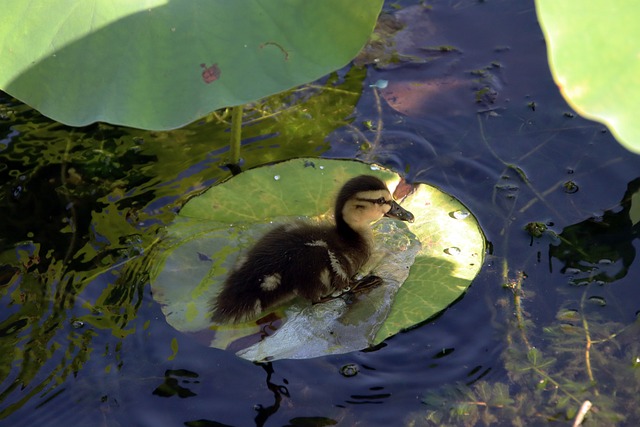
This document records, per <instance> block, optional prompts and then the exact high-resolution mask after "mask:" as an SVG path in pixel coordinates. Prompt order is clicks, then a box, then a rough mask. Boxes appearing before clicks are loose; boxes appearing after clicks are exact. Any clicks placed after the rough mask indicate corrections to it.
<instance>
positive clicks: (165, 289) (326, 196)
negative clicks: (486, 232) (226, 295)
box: [152, 159, 485, 361]
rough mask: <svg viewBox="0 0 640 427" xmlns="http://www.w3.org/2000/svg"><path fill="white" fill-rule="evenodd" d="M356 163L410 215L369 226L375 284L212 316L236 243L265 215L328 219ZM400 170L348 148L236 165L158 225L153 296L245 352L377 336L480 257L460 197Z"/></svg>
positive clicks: (419, 314) (313, 349) (194, 326)
mask: <svg viewBox="0 0 640 427" xmlns="http://www.w3.org/2000/svg"><path fill="white" fill-rule="evenodd" d="M360 174H371V175H375V176H378V177H379V178H381V179H382V180H384V181H385V182H386V183H387V185H388V186H389V189H390V190H391V191H392V192H394V191H395V196H396V199H397V200H399V201H401V204H402V206H403V207H405V208H406V209H408V210H410V211H411V212H412V213H413V214H414V216H415V222H414V223H411V224H407V223H403V222H401V221H397V220H391V219H388V218H385V219H383V220H381V221H379V222H378V223H377V224H376V225H375V226H374V237H375V252H374V255H373V256H372V261H371V262H370V263H369V264H368V266H367V267H366V269H367V271H363V272H362V273H363V274H367V273H369V271H371V272H373V273H374V274H376V275H378V276H380V277H381V278H383V280H384V284H383V285H381V286H379V287H376V288H373V289H371V290H368V291H366V292H362V293H358V294H355V295H344V296H342V297H340V298H336V299H333V300H329V301H327V302H323V303H320V304H315V305H311V304H310V303H309V302H308V301H304V300H294V301H293V302H290V303H289V304H286V305H283V306H280V307H277V308H275V309H274V310H272V311H271V312H270V313H266V314H265V315H264V316H262V317H261V318H260V319H259V320H258V321H254V322H247V323H243V324H237V325H216V324H213V323H212V322H211V321H210V319H209V318H210V315H211V309H210V301H211V300H212V299H213V298H214V297H215V295H217V293H218V292H219V291H220V289H221V287H222V283H223V281H224V278H225V276H226V274H227V273H228V271H229V270H230V269H231V268H232V266H233V264H234V261H235V260H236V259H237V257H238V256H239V254H241V253H242V251H244V250H246V249H247V248H248V247H250V246H251V244H252V243H254V242H255V241H256V240H257V239H258V238H259V237H260V236H261V235H262V234H264V232H266V231H267V230H269V229H270V228H272V227H273V223H279V222H284V221H291V220H292V219H300V218H307V220H309V221H324V220H327V217H329V216H330V215H331V211H332V207H333V199H334V197H335V195H336V194H337V192H338V190H339V189H340V187H341V185H342V184H343V183H344V182H346V181H347V180H348V179H349V178H351V177H353V176H356V175H360ZM400 182H401V180H400V177H399V176H398V175H397V174H395V173H393V172H391V171H388V170H385V169H383V168H381V167H378V166H372V165H368V164H364V163H361V162H357V161H346V160H325V159H296V160H290V161H286V162H282V163H278V164H275V165H270V166H264V167H260V168H256V169H252V170H249V171H246V172H244V173H241V174H240V175H238V176H235V177H233V178H231V179H229V180H228V181H226V182H223V183H221V184H218V185H216V186H214V187H212V188H210V189H209V190H207V191H206V192H204V193H203V194H201V195H199V196H196V197H194V198H192V199H191V200H190V201H189V202H188V203H186V204H185V206H184V207H183V208H182V210H181V211H180V213H179V215H178V217H177V218H176V220H175V221H174V222H173V223H172V224H170V225H169V226H168V227H167V232H166V236H164V238H163V240H162V242H161V244H160V246H159V247H158V250H157V251H156V254H157V255H156V259H155V260H154V269H153V271H152V290H153V295H154V298H155V299H156V300H157V301H158V302H159V303H160V304H161V305H162V309H163V312H164V314H165V316H166V318H167V321H168V322H169V324H171V325H172V326H173V327H174V328H176V329H177V330H179V331H182V332H185V333H187V334H191V335H193V336H194V337H196V338H198V339H200V340H202V341H203V342H206V343H207V344H208V345H211V346H213V347H217V348H222V349H227V350H231V351H234V352H236V354H238V355H239V356H241V357H244V358H246V359H249V360H254V361H262V360H276V359H281V358H309V357H317V356H322V355H326V354H338V353H345V352H349V351H355V350H360V349H363V348H366V347H368V346H370V345H375V344H377V343H380V342H382V341H383V340H385V339H386V338H388V337H389V336H391V335H394V334H396V333H397V332H399V331H401V330H403V329H406V328H409V327H412V326H414V325H416V324H418V323H421V322H424V321H425V320H427V319H429V318H430V317H432V316H434V315H435V314H437V313H438V312H440V311H441V310H443V309H445V308H446V307H447V306H449V305H450V304H451V303H452V302H453V301H455V300H456V299H457V298H459V297H460V295H462V293H464V291H465V290H466V289H467V287H468V286H469V284H470V283H471V281H472V280H473V278H474V277H475V276H476V274H477V273H478V271H479V269H480V267H481V265H482V263H483V257H484V247H485V241H484V237H483V235H482V232H481V231H480V228H479V226H478V223H477V222H476V220H475V218H474V217H473V215H471V214H470V213H469V212H468V210H467V209H466V208H465V207H464V206H463V205H462V204H461V203H460V202H459V201H457V200H456V199H454V198H453V197H451V196H450V195H448V194H446V193H443V192H442V191H440V190H438V189H437V188H435V187H432V186H429V185H427V184H418V185H414V186H413V187H411V186H409V185H407V184H406V183H403V184H401V185H399V183H400ZM409 190H412V191H411V192H409V194H408V195H406V196H404V197H400V196H398V195H402V194H406V193H407V192H408V191H409Z"/></svg>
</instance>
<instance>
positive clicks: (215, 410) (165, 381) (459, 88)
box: [0, 1, 640, 426]
mask: <svg viewBox="0 0 640 427" xmlns="http://www.w3.org/2000/svg"><path fill="white" fill-rule="evenodd" d="M400 4H401V5H402V6H404V7H408V6H413V2H409V1H406V2H401V3H400ZM533 7H534V5H533V2H524V3H523V2H508V1H496V2H474V1H462V2H447V1H439V2H433V4H432V7H430V8H427V9H423V10H420V12H419V13H416V12H415V10H414V11H413V12H412V13H411V14H405V15H404V16H403V15H401V18H402V19H405V20H406V19H409V20H410V21H409V22H408V24H410V25H406V26H404V27H401V26H397V25H396V26H394V24H390V25H389V26H390V27H392V28H396V29H398V28H405V33H404V34H402V36H401V39H399V49H404V50H402V53H403V55H402V56H401V57H400V60H399V61H396V62H395V63H393V64H392V65H384V64H378V65H376V64H371V63H369V62H367V60H366V59H365V60H363V63H364V64H369V65H367V66H366V67H365V68H358V67H347V68H346V69H344V70H341V71H339V72H337V73H335V74H332V75H331V76H328V77H327V78H325V79H323V80H322V81H321V82H318V83H317V84H315V85H313V86H311V87H309V88H307V89H304V90H297V91H293V92H289V93H287V94H284V95H282V96H281V97H275V98H269V99H267V100H265V101H264V103H263V104H260V105H257V106H256V108H254V109H253V110H251V112H249V113H248V114H249V116H248V123H247V124H246V125H245V127H244V129H243V132H245V134H244V136H245V139H244V141H243V152H242V155H243V158H244V165H243V166H244V167H245V168H249V167H253V166H256V165H259V164H264V163H268V162H273V161H278V160H282V159H286V158H290V157H300V156H314V155H317V156H320V155H322V156H326V157H346V158H360V159H365V160H368V161H375V162H380V163H382V164H385V165H387V166H390V167H392V168H394V169H395V170H397V171H399V172H401V173H404V174H405V175H406V177H407V178H408V180H410V181H416V182H420V181H424V182H428V183H431V184H435V185H438V186H439V187H441V188H443V189H444V190H446V191H447V192H449V193H450V194H452V195H454V196H456V197H457V198H459V199H460V200H461V201H462V202H463V203H464V204H465V205H466V206H467V207H469V209H470V211H471V212H473V213H474V215H475V216H476V217H477V218H478V220H479V222H480V223H481V225H482V227H483V230H484V232H485V234H486V236H487V239H488V240H489V241H490V242H491V248H492V249H491V251H490V253H489V255H488V258H487V262H486V263H485V266H484V268H483V270H482V272H481V274H480V275H479V276H478V278H477V279H476V280H475V281H474V284H473V285H472V286H471V288H470V289H469V290H468V292H467V293H466V295H465V296H464V297H463V298H461V299H460V300H458V301H457V302H456V303H455V304H453V305H452V306H451V307H449V308H448V309H447V310H445V311H444V312H442V313H441V314H440V315H438V316H437V317H436V318H433V319H431V320H430V321H428V322H426V323H425V324H422V325H420V326H419V327H416V328H413V329H412V330H409V331H406V332H403V333H400V334H398V335H396V336H394V337H391V338H390V339H388V340H386V341H385V342H384V343H382V344H381V345H379V346H377V347H375V348H373V349H370V350H367V351H362V352H354V353H349V354H345V355H339V356H327V357H321V358H316V359H309V360H282V361H278V362H273V363H268V364H263V365H255V364H251V363H248V362H246V361H244V360H241V359H239V358H237V357H235V356H233V355H232V354H231V353H228V352H223V351H220V350H216V349H210V348H208V347H205V346H203V345H201V344H200V343H198V342H196V341H195V340H194V339H191V338H189V337H186V336H184V335H181V334H179V333H177V332H176V331H174V330H173V329H172V328H170V327H169V326H168V325H167V324H166V322H165V320H164V317H163V315H162V312H161V310H160V308H159V307H158V306H157V304H156V303H154V301H153V298H152V297H151V295H150V294H149V287H148V284H147V280H146V276H145V274H144V273H145V271H146V265H144V263H143V262H142V261H141V259H140V258H137V255H139V254H145V253H147V252H148V250H149V247H150V246H152V244H153V242H154V240H155V239H156V237H157V232H158V230H160V229H161V228H162V227H163V226H164V225H165V224H167V223H168V222H170V221H171V219H172V218H173V215H174V213H175V212H176V211H177V209H179V207H180V206H181V205H182V203H183V202H184V200H186V199H187V198H188V197H189V196H190V195H193V194H196V193H197V192H199V191H201V190H202V189H204V188H206V187H207V186H209V185H211V184H213V183H215V182H218V181H220V180H222V179H225V178H226V177H228V176H229V175H230V172H229V171H228V170H227V169H226V168H224V166H222V165H224V158H225V156H226V153H227V148H226V144H227V137H228V132H227V131H228V127H229V124H228V121H227V118H226V117H225V116H224V113H223V112H219V113H217V114H212V115H210V116H208V117H206V118H204V119H203V120H201V121H200V122H198V123H194V124H192V125H190V126H187V127H185V128H182V129H178V130H175V131H171V132H142V131H136V130H132V129H125V128H119V127H116V126H110V125H106V124H96V125H92V126H89V127H86V128H80V129H70V128H67V127H64V126H62V125H59V124H56V123H52V122H50V121H48V120H47V119H46V118H44V117H42V116H41V115H39V114H38V113H36V112H34V111H33V110H32V109H30V108H28V107H26V106H24V105H22V104H20V103H18V102H16V101H15V100H12V99H10V98H9V97H7V96H4V95H3V96H2V97H1V98H0V117H2V121H0V138H2V139H1V140H0V182H1V184H0V208H1V209H2V211H3V212H4V213H5V214H4V215H3V220H2V221H0V304H1V306H2V316H1V318H0V382H1V385H0V418H1V419H2V420H3V422H6V423H8V424H10V425H15V426H23V425H24V426H27V425H43V426H56V425H63V424H64V425H67V424H69V423H73V424H75V425H108V426H115V425H194V426H195V425H202V426H211V425H216V426H221V425H333V424H336V423H337V424H341V423H356V422H359V423H361V424H366V425H371V426H376V425H380V426H382V425H438V423H439V424H446V423H449V424H454V425H482V424H494V425H503V424H504V425H511V424H517V423H520V424H522V425H543V424H546V423H548V422H551V421H559V422H564V423H566V422H567V421H569V420H572V419H573V418H574V416H575V414H576V411H577V410H578V408H579V407H580V405H581V404H582V403H583V402H584V401H585V400H590V401H592V403H593V404H594V406H595V407H596V408H597V411H591V412H589V414H588V417H592V421H593V422H594V423H597V424H598V425H633V422H634V420H635V419H638V418H639V417H640V413H638V410H639V409H638V407H637V404H636V403H635V402H636V401H637V384H638V380H637V372H636V371H637V366H638V363H639V362H638V354H640V348H639V345H638V343H637V336H638V333H639V330H638V327H639V326H638V324H639V323H638V321H637V315H638V311H639V310H640V307H638V303H637V301H638V299H639V297H638V289H637V286H636V285H637V282H638V278H640V268H639V267H638V263H637V262H636V261H635V253H636V250H637V246H638V239H637V237H638V223H639V218H638V207H637V206H638V203H639V202H638V196H637V193H638V188H639V186H640V184H639V183H638V170H640V160H639V158H638V157H637V156H634V155H632V154H630V153H627V152H626V151H624V150H623V149H622V148H621V147H620V146H619V145H618V144H617V143H616V142H615V141H614V140H613V138H612V137H611V135H610V134H608V133H607V132H606V130H605V129H604V128H603V127H602V126H601V125H599V124H595V123H593V122H589V121H586V120H583V119H581V118H579V117H577V116H576V115H575V114H574V113H572V112H571V111H570V109H569V107H568V106H566V104H565V103H564V101H563V100H562V99H561V98H560V96H559V95H558V93H557V89H556V87H555V85H554V84H553V81H552V80H551V76H550V74H549V71H548V67H547V63H546V55H545V47H544V42H543V39H542V35H541V33H540V30H539V27H538V24H537V22H536V17H535V12H534V9H533ZM393 11H394V9H393V8H391V7H389V8H388V9H387V12H388V15H389V16H390V15H392V12H393ZM385 16H386V15H385ZM407 16H408V18H407ZM418 18H419V19H418ZM384 19H388V18H384ZM393 19H395V18H393ZM393 19H391V22H393ZM411 19H415V21H412V20H411ZM390 37H391V36H390ZM418 41H419V43H418ZM449 47H450V48H451V49H450V48H449ZM376 55H377V53H376ZM374 56H375V55H374ZM381 79H382V80H387V81H388V82H389V84H388V86H387V87H386V88H380V87H378V86H376V87H375V88H373V87H371V86H370V85H374V84H375V83H376V82H377V81H378V80H381ZM276 111H277V112H278V114H277V115H276V114H273V112H276ZM310 124H311V126H309V125H310ZM265 135H268V136H267V137H265ZM327 135H329V136H327ZM625 188H626V192H625ZM528 224H541V225H543V226H544V227H542V230H543V231H542V232H541V233H540V235H537V236H532V235H530V234H529V233H528V232H527V231H525V227H526V226H527V225H528ZM529 230H530V228H529ZM345 372H346V373H347V374H348V375H345ZM353 372H355V375H351V374H350V373H353ZM614 397H615V398H614ZM470 402H475V403H476V404H470ZM443 407H446V408H453V410H452V412H448V411H442V410H441V408H443ZM185 420H189V421H185Z"/></svg>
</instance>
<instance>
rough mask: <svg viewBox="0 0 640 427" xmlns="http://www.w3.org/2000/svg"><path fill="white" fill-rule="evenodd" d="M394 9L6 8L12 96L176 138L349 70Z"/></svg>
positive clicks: (115, 2) (92, 4)
mask: <svg viewBox="0 0 640 427" xmlns="http://www.w3.org/2000/svg"><path fill="white" fill-rule="evenodd" d="M381 7H382V0H351V1H348V2H345V1H343V0H322V1H306V0H277V1H273V0H233V1H228V0H190V1H166V0H147V1H130V0H83V1H80V2H79V1H76V0H40V1H38V2H37V3H34V2H28V1H27V2H25V1H23V0H5V1H4V2H3V3H2V15H3V17H2V25H0V63H1V64H2V67H0V88H2V89H3V90H5V91H6V92H8V93H10V94H11V95H13V96H15V97H16V98H18V99H20V100H21V101H23V102H25V103H27V104H29V105H31V106H32V107H34V108H36V109H37V110H38V111H40V112H41V113H43V114H44V115H46V116H49V117H51V118H53V119H55V120H57V121H59V122H62V123H65V124H68V125H72V126H83V125H87V124H89V123H93V122H96V121H104V122H109V123H113V124H119V125H126V126H132V127H137V128H143V129H155V130H163V129H173V128H177V127H180V126H182V125H184V124H187V123H189V122H192V121H194V120H196V119H198V118H200V117H202V116H204V115H206V114H207V113H209V112H211V111H213V110H216V109H218V108H222V107H227V106H233V105H241V104H245V103H248V102H252V101H255V100H257V99H260V98H263V97H266V96H269V95H272V94H275V93H278V92H281V91H283V90H286V89H289V88H291V87H294V86H298V85H301V84H304V83H308V82H310V81H313V80H315V79H318V78H320V77H322V76H323V75H326V74H327V73H329V72H331V71H334V70H336V69H338V68H340V67H342V66H344V65H345V64H347V63H348V62H349V61H350V60H351V59H352V58H353V57H354V56H355V55H356V54H357V53H358V51H359V50H360V48H362V46H363V45H364V43H365V42H366V40H367V37H368V36H369V34H370V33H371V31H372V29H373V27H374V25H375V23H376V18H377V16H378V13H379V12H380V9H381Z"/></svg>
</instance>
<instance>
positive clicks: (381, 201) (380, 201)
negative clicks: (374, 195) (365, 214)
mask: <svg viewBox="0 0 640 427" xmlns="http://www.w3.org/2000/svg"><path fill="white" fill-rule="evenodd" d="M375 203H376V205H380V206H382V205H384V204H385V203H387V201H386V200H385V198H384V197H380V198H379V199H377V200H376V201H375Z"/></svg>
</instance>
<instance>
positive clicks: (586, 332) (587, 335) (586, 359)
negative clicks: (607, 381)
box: [580, 291, 600, 396]
mask: <svg viewBox="0 0 640 427" xmlns="http://www.w3.org/2000/svg"><path fill="white" fill-rule="evenodd" d="M586 296H587V292H586V291H585V292H583V293H582V299H581V300H580V317H581V318H582V328H583V329H584V335H585V340H586V344H585V348H584V363H585V366H586V368H587V375H588V376H589V381H591V384H592V385H593V393H594V394H595V395H596V396H599V395H600V393H599V392H598V388H597V387H596V379H595V377H594V376H593V370H592V369H591V353H590V352H591V345H592V344H593V341H591V333H590V332H589V322H587V318H586V316H585V315H584V309H585V307H584V303H585V299H586Z"/></svg>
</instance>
